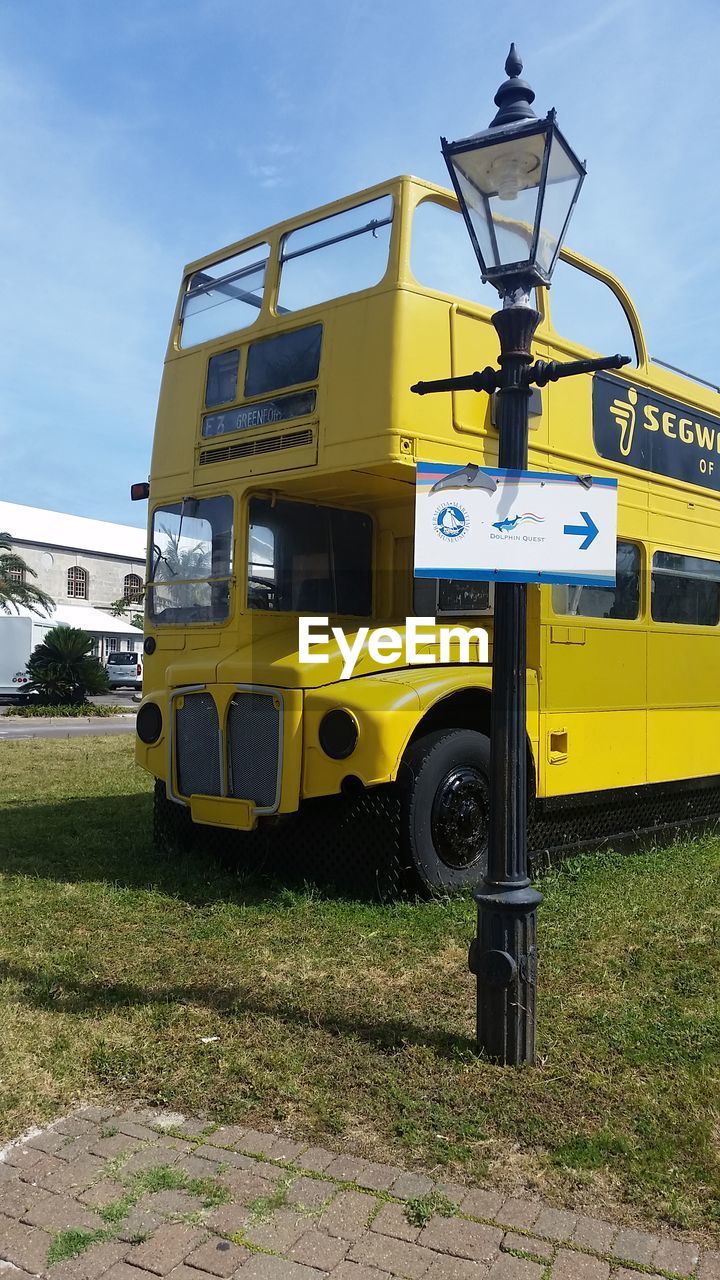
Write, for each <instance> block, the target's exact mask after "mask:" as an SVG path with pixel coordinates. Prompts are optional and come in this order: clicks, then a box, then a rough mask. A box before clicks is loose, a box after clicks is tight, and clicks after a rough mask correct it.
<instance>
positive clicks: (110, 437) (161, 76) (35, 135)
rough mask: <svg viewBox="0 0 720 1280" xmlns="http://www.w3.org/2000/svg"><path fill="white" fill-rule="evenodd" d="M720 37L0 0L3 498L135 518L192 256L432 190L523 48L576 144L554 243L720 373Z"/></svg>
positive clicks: (541, 14)
mask: <svg viewBox="0 0 720 1280" xmlns="http://www.w3.org/2000/svg"><path fill="white" fill-rule="evenodd" d="M719 37H720V5H718V4H717V0H685V3H684V4H682V5H679V4H678V3H677V0H603V3H602V4H598V3H597V0H595V2H593V3H586V2H585V0H545V3H544V4H530V3H529V0H504V2H503V3H502V4H498V3H492V4H489V3H487V0H444V3H442V4H439V3H433V2H432V0H254V2H252V3H251V2H249V0H117V3H115V4H110V3H107V0H0V254H1V261H2V294H1V296H0V449H1V452H0V457H1V458H2V465H1V466H0V499H5V500H8V501H14V502H21V503H27V504H30V505H34V506H39V507H47V508H51V509H55V510H60V511H66V512H70V513H72V514H76V515H87V516H93V517H95V518H98V519H108V520H114V521H119V522H122V523H128V524H135V525H143V524H144V521H145V509H144V506H142V507H141V505H140V504H132V503H131V502H130V501H129V486H130V484H131V482H133V481H137V480H143V479H145V478H146V477H147V473H148V468H149V459H150V449H151V443H152V432H153V424H154V418H155V410H156V404H157V395H158V389H159V383H160V375H161V372H162V362H163V358H164V353H165V348H166V345H167V339H168V332H169V327H170V323H171V319H172V315H173V311H174V306H175V301H176V297H177V291H178V288H179V285H180V281H181V276H182V268H183V266H184V264H185V263H186V262H189V261H192V260H193V259H195V258H198V257H200V256H202V255H203V254H206V253H210V252H212V251H213V250H214V249H216V248H220V247H222V246H223V245H225V244H229V243H231V242H233V241H235V240H238V239H240V238H242V237H243V236H245V235H249V234H251V233H252V232H253V231H255V230H257V229H260V228H262V227H264V226H267V225H269V224H272V223H274V222H277V221H280V220H281V219H283V218H285V217H289V216H291V215H294V214H297V213H299V212H302V211H303V210H304V209H311V208H313V207H314V206H316V205H318V204H322V203H323V202H325V201H328V200H332V199H335V198H337V197H339V196H342V195H345V194H347V193H349V192H352V191H354V190H359V189H361V188H363V187H365V186H368V185H370V184H371V183H375V182H380V181H383V180H384V179H386V178H388V177H390V176H393V175H395V174H397V173H414V174H416V175H417V176H420V177H424V178H428V179H430V180H432V181H436V182H440V183H443V184H446V181H447V178H446V172H445V169H444V164H443V161H442V157H441V155H440V151H439V136H440V135H441V134H444V135H446V136H448V137H450V138H452V137H461V136H465V135H466V134H468V133H472V132H475V131H477V130H478V129H480V128H484V127H486V126H487V124H488V123H489V121H490V118H491V116H492V114H494V111H495V108H494V106H493V104H492V97H493V95H494V93H495V91H496V89H497V87H498V85H499V84H500V83H501V81H502V80H503V79H504V72H503V64H504V61H505V58H506V56H507V52H508V48H509V45H510V42H511V41H512V40H514V41H515V43H516V45H517V47H518V49H519V51H520V53H521V55H522V57H523V59H524V63H525V70H524V73H523V74H524V76H525V78H526V79H527V80H528V81H529V82H530V83H531V85H532V86H533V88H534V89H535V92H536V95H537V97H536V101H535V104H534V105H535V109H536V110H537V112H538V114H539V115H544V114H545V112H546V111H547V110H548V109H549V108H550V107H551V106H554V107H556V108H557V111H558V118H559V122H560V124H561V127H562V128H563V130H564V132H565V134H566V136H567V137H568V139H569V141H570V142H571V144H572V145H573V146H574V147H575V149H576V150H577V152H578V153H579V154H580V155H581V156H582V157H583V158H585V159H586V160H587V164H588V177H587V180H586V182H585V185H584V187H583V190H582V193H581V197H580V200H579V203H578V206H577V208H576V211H575V214H574V217H573V222H572V225H571V228H570V233H569V236H568V244H570V245H571V246H572V247H573V248H575V249H577V250H578V251H580V252H581V253H584V254H586V255H587V256H588V257H590V258H592V259H594V260H596V261H598V262H601V263H602V264H603V265H604V266H606V267H608V268H609V269H610V270H612V271H613V272H614V273H615V274H616V275H617V276H619V278H620V279H621V280H622V281H623V283H624V284H625V285H626V286H627V287H628V289H629V291H630V294H631V296H632V298H633V300H634V302H635V305H636V307H637V309H638V311H639V313H640V317H641V320H642V322H643V325H644V328H645V332H646V336H647V338H648V344H649V348H650V351H651V353H652V354H653V355H656V356H661V357H662V358H663V359H665V360H668V361H670V362H672V363H673V364H678V365H680V366H682V367H683V368H686V369H690V370H692V371H693V372H695V373H697V374H700V375H702V376H704V377H706V378H709V379H711V380H718V381H720V377H719V375H720V368H719V367H718V358H717V354H718V342H717V327H718V326H717V318H716V311H717V295H718V275H719V274H720V245H719V241H718V235H717V207H718V199H717V196H718V187H719V179H718V169H717V164H716V151H717V134H718V105H717V90H716V87H715V80H714V72H713V67H714V62H713V59H714V58H715V56H716V50H717V48H718V44H719V43H720V40H719ZM706 51H707V52H706Z"/></svg>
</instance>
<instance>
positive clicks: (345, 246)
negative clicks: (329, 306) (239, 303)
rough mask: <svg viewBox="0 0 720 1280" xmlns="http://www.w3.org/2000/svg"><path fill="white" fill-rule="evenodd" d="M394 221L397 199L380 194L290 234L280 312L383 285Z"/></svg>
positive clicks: (284, 258)
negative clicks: (394, 206) (377, 198)
mask: <svg viewBox="0 0 720 1280" xmlns="http://www.w3.org/2000/svg"><path fill="white" fill-rule="evenodd" d="M392 218H393V202H392V196H381V197H380V199H379V200H369V201H368V202H367V203H366V204H359V205H357V206H356V207H355V208H354V209H346V210H345V211H344V212H343V213H336V214H333V215H332V216H331V217H329V218H323V219H321V221H320V222H311V223H309V224H308V225H307V226H305V227H298V229H297V230H296V231H291V232H289V234H288V235H286V236H285V238H284V240H283V243H282V250H281V253H280V293H279V296H278V308H277V309H278V311H280V312H284V311H299V310H300V309H301V308H302V307H313V306H315V304H316V303H318V302H327V300H328V299H329V298H339V297H342V296H344V295H345V294H347V293H358V292H359V291H360V290H361V289H370V288H372V286H373V285H375V284H379V282H380V281H381V280H382V278H383V276H384V275H385V272H386V270H387V264H388V252H389V248H390V230H391V225H392Z"/></svg>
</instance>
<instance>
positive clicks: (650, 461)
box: [593, 373, 720, 489]
mask: <svg viewBox="0 0 720 1280" xmlns="http://www.w3.org/2000/svg"><path fill="white" fill-rule="evenodd" d="M593 439H594V441H595V448H596V449H597V451H598V453H599V454H600V457H601V458H608V459H611V460H612V461H613V462H625V463H627V465H628V466H630V467H637V468H638V470H640V471H652V472H654V473H655V474H656V475H662V476H670V477H672V478H673V479H674V480H683V481H684V482H685V483H686V484H697V485H702V486H703V487H704V488H706V489H720V418H716V417H714V416H713V415H712V414H710V413H705V412H704V411H703V410H701V409H694V408H692V407H690V406H688V405H686V404H681V403H680V401H679V400H670V399H669V398H668V397H667V396H665V395H661V394H660V393H659V392H657V391H654V390H652V389H648V390H646V389H645V388H644V387H642V388H641V387H635V386H633V384H632V383H631V382H627V381H626V380H625V379H624V378H615V377H613V376H612V375H611V374H608V373H596V374H595V377H594V379H593Z"/></svg>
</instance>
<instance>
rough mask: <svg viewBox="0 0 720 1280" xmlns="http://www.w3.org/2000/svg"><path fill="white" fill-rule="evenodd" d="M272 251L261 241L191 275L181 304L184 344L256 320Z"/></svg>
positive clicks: (222, 332) (215, 335) (229, 330)
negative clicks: (242, 251) (269, 255)
mask: <svg viewBox="0 0 720 1280" xmlns="http://www.w3.org/2000/svg"><path fill="white" fill-rule="evenodd" d="M269 252H270V248H269V245H267V244H264V243H263V244H258V245H256V246H255V247H254V248H253V249H246V250H245V252H244V253H236V254H234V256H233V257H232V258H223V260H222V262H213V263H212V264H211V265H210V266H209V267H203V268H202V269H201V270H200V271H195V272H194V273H193V274H192V275H191V276H190V279H189V280H188V282H187V287H186V291H185V296H184V298H183V304H182V315H181V330H180V346H181V347H194V346H196V345H197V344H198V343H199V342H209V341H210V340H211V339H212V338H221V337H222V336H223V334H226V333H234V332H235V331H236V329H247V328H248V326H249V325H251V324H253V323H254V322H255V320H257V318H258V315H259V313H260V308H261V306H262V301H263V292H264V289H265V271H266V268H267V260H268V254H269Z"/></svg>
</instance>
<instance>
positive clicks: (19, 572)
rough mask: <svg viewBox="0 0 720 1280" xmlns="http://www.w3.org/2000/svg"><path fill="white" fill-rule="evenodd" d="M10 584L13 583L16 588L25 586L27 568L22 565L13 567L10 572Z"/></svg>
mask: <svg viewBox="0 0 720 1280" xmlns="http://www.w3.org/2000/svg"><path fill="white" fill-rule="evenodd" d="M8 582H11V583H12V584H13V586H15V587H21V586H23V584H24V582H25V568H24V566H23V565H21V564H14V565H11V567H10V569H9V570H8Z"/></svg>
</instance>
